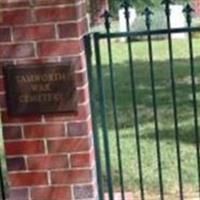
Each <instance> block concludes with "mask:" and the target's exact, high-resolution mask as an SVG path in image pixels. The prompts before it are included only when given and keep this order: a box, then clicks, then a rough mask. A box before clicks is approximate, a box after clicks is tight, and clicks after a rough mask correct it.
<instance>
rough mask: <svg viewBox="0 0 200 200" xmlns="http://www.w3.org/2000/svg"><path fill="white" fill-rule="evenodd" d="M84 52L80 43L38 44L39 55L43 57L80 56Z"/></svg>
mask: <svg viewBox="0 0 200 200" xmlns="http://www.w3.org/2000/svg"><path fill="white" fill-rule="evenodd" d="M82 50H83V46H82V44H81V43H80V41H49V42H40V43H38V50H37V51H38V55H39V56H40V57H43V56H66V55H73V54H78V53H80V52H81V51H82Z"/></svg>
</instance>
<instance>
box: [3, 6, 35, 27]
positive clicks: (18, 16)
mask: <svg viewBox="0 0 200 200" xmlns="http://www.w3.org/2000/svg"><path fill="white" fill-rule="evenodd" d="M1 15H2V21H1V22H0V25H1V24H2V25H18V24H28V23H31V22H32V16H31V9H21V10H10V11H3V12H2V13H1Z"/></svg>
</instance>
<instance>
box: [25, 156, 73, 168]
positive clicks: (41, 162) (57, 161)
mask: <svg viewBox="0 0 200 200" xmlns="http://www.w3.org/2000/svg"><path fill="white" fill-rule="evenodd" d="M27 162H28V169H29V170H45V169H65V168H66V169H67V168H68V167H69V162H68V156H67V155H42V156H29V157H28V158H27Z"/></svg>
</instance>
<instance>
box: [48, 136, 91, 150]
mask: <svg viewBox="0 0 200 200" xmlns="http://www.w3.org/2000/svg"><path fill="white" fill-rule="evenodd" d="M90 147H91V141H90V139H89V138H70V139H68V138H67V139H57V140H56V139H55V140H49V141H48V150H49V152H50V153H57V152H80V151H87V150H89V149H90Z"/></svg>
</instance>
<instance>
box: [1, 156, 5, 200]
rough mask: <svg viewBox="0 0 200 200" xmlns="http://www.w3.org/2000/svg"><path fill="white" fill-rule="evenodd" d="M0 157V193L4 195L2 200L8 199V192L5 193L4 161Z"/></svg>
mask: <svg viewBox="0 0 200 200" xmlns="http://www.w3.org/2000/svg"><path fill="white" fill-rule="evenodd" d="M1 159H2V158H0V190H1V191H0V194H1V197H2V200H5V199H6V194H5V186H4V181H3V170H2V162H1Z"/></svg>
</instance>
